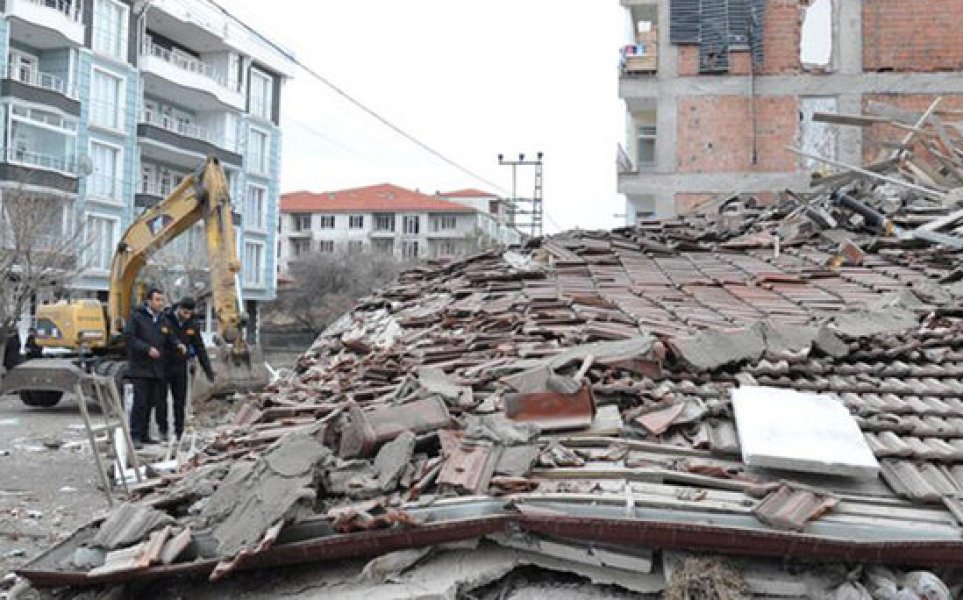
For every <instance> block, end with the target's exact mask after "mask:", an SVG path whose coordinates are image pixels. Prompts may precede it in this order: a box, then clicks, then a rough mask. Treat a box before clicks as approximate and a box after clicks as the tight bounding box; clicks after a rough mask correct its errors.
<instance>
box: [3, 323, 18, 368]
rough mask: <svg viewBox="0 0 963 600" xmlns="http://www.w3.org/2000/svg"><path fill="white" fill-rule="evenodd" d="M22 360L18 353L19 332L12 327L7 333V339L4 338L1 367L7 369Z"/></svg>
mask: <svg viewBox="0 0 963 600" xmlns="http://www.w3.org/2000/svg"><path fill="white" fill-rule="evenodd" d="M22 362H23V357H22V356H21V355H20V334H19V333H17V330H16V329H14V330H13V331H10V332H8V333H7V339H6V340H4V351H3V367H4V368H5V369H6V370H8V371H9V370H10V369H12V368H14V367H16V366H17V365H19V364H20V363H22Z"/></svg>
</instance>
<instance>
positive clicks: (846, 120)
mask: <svg viewBox="0 0 963 600" xmlns="http://www.w3.org/2000/svg"><path fill="white" fill-rule="evenodd" d="M813 121H814V122H816V123H834V124H836V125H856V126H858V127H869V126H870V125H876V124H878V123H886V124H895V123H893V121H892V120H891V119H888V118H886V117H877V116H873V115H846V114H841V113H824V112H817V113H813Z"/></svg>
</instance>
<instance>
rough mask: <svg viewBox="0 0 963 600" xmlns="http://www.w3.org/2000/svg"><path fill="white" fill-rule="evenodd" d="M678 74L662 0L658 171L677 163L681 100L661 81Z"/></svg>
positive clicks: (666, 7)
mask: <svg viewBox="0 0 963 600" xmlns="http://www.w3.org/2000/svg"><path fill="white" fill-rule="evenodd" d="M678 77H679V48H678V46H676V45H675V44H672V43H670V42H669V3H668V2H659V70H658V72H657V73H656V80H657V81H658V82H659V86H658V89H659V92H658V100H657V105H656V110H657V111H658V112H657V117H656V118H657V122H656V135H657V139H656V143H655V161H656V162H655V164H656V171H658V172H659V173H672V172H674V171H675V167H676V161H675V155H676V148H675V147H676V137H677V127H678V125H677V123H678V102H677V101H676V98H675V96H674V95H672V94H671V92H668V90H667V86H664V85H662V83H663V82H666V81H674V80H676V79H678Z"/></svg>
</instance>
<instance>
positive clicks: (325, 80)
mask: <svg viewBox="0 0 963 600" xmlns="http://www.w3.org/2000/svg"><path fill="white" fill-rule="evenodd" d="M211 3H212V4H213V5H214V6H215V7H217V9H218V10H220V11H221V12H222V13H224V14H225V15H227V16H228V17H230V18H231V19H233V20H234V21H236V22H237V23H238V24H239V25H241V26H242V27H244V28H245V29H247V30H248V31H249V32H251V33H253V34H254V35H255V36H257V37H258V38H259V39H260V40H262V41H264V42H265V43H266V44H268V45H270V46H271V47H273V48H275V49H276V50H277V51H278V52H280V53H281V54H283V55H284V56H285V57H286V58H287V59H288V60H290V61H291V62H293V63H294V64H295V65H297V66H298V67H300V68H301V69H302V70H303V71H304V72H306V73H307V74H308V75H310V76H312V77H314V78H315V79H317V80H318V81H319V82H321V83H322V84H324V85H325V86H327V87H328V88H329V89H331V90H332V91H333V92H335V93H336V94H337V95H339V96H341V97H342V98H344V99H345V100H347V101H348V102H349V103H350V104H352V105H354V106H355V107H356V108H358V109H359V110H361V111H362V112H364V113H365V114H367V115H368V116H370V117H372V118H373V119H375V120H376V121H378V122H379V123H381V124H382V125H384V126H385V127H387V128H388V129H390V130H392V131H394V132H395V133H397V134H398V135H400V136H401V137H403V138H404V139H406V140H408V141H409V142H411V143H413V144H415V145H416V146H418V147H419V148H421V149H422V150H424V151H425V152H428V153H429V154H431V155H432V156H434V157H436V158H438V159H439V160H441V161H442V162H444V163H445V164H447V165H449V166H451V167H453V168H455V169H456V170H458V171H460V172H462V173H464V174H466V175H468V176H469V177H471V178H473V179H475V180H477V181H480V182H482V183H484V184H485V185H488V186H490V187H492V188H495V189H496V190H499V191H501V192H502V193H503V194H508V193H509V192H508V190H507V189H505V188H504V187H502V186H500V185H498V184H497V183H495V182H493V181H491V180H489V179H487V178H485V177H482V176H481V175H479V174H478V173H476V172H474V171H472V170H471V169H469V168H468V167H465V166H463V165H461V164H460V163H458V162H456V161H455V160H453V159H451V158H448V157H447V156H445V155H444V154H442V153H441V152H440V151H438V150H435V149H434V148H432V147H431V146H429V145H428V144H427V143H425V142H422V141H421V140H420V139H418V138H416V137H415V136H414V135H412V134H410V133H408V132H407V131H405V130H404V129H402V128H401V127H399V126H398V125H395V124H394V123H393V122H391V121H390V120H388V118H387V117H384V116H382V115H381V114H380V113H378V112H377V111H376V110H374V109H373V108H370V107H368V105H366V104H365V103H363V102H361V101H360V100H358V99H356V98H355V97H354V96H352V95H351V94H349V93H348V92H346V91H344V90H343V89H341V87H339V86H338V85H336V84H335V83H334V82H333V81H331V80H330V79H328V78H327V77H325V76H323V75H321V74H320V73H318V72H317V71H315V70H314V69H312V68H311V67H309V66H308V65H306V64H304V63H303V62H301V60H300V59H298V58H297V57H296V56H294V55H293V54H292V53H291V52H290V51H288V50H285V49H284V48H282V47H281V46H280V45H278V44H277V43H276V42H274V41H272V40H271V39H270V38H268V37H267V36H265V35H264V34H262V33H261V32H260V31H258V30H257V29H255V28H253V27H251V26H250V25H248V24H247V23H246V22H245V21H244V20H242V19H240V18H238V17H237V16H236V15H234V14H232V13H231V12H230V11H228V10H227V9H226V8H224V7H223V6H221V5H220V4H219V3H218V2H216V1H215V0H211ZM301 125H302V126H304V125H303V124H301ZM314 133H316V134H318V135H321V136H322V137H324V138H325V139H328V140H329V141H332V140H330V138H327V136H324V135H323V134H321V133H320V132H317V131H314ZM335 143H336V142H335ZM336 144H337V143H336ZM337 145H338V146H341V147H343V148H345V149H346V150H348V148H347V147H344V146H342V145H341V144H337ZM349 151H350V150H349ZM544 215H545V217H546V218H547V219H548V221H549V222H550V223H551V224H552V225H554V226H555V228H556V229H558V230H561V229H562V228H561V227H560V226H559V225H558V223H557V222H556V221H555V219H553V218H552V216H551V215H550V214H549V213H548V212H547V211H545V212H544Z"/></svg>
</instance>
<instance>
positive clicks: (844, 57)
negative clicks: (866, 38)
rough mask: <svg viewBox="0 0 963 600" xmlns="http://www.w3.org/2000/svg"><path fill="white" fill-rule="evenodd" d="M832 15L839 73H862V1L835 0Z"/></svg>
mask: <svg viewBox="0 0 963 600" xmlns="http://www.w3.org/2000/svg"><path fill="white" fill-rule="evenodd" d="M834 13H835V14H834V17H835V18H834V22H835V23H836V33H835V37H836V40H835V44H836V52H837V53H838V55H839V61H838V62H837V64H838V65H839V72H840V73H843V74H846V75H855V74H858V73H862V72H863V0H835V3H834Z"/></svg>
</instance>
